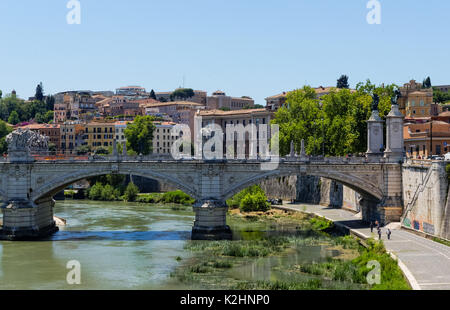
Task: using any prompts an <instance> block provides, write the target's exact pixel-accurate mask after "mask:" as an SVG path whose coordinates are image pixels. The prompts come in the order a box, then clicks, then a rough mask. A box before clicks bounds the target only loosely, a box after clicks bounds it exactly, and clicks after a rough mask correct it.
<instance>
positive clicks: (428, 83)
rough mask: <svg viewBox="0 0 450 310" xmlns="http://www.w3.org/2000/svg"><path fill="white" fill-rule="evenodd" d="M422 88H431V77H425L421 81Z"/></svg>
mask: <svg viewBox="0 0 450 310" xmlns="http://www.w3.org/2000/svg"><path fill="white" fill-rule="evenodd" d="M422 87H423V88H431V78H430V77H427V78H426V79H425V80H423V83H422Z"/></svg>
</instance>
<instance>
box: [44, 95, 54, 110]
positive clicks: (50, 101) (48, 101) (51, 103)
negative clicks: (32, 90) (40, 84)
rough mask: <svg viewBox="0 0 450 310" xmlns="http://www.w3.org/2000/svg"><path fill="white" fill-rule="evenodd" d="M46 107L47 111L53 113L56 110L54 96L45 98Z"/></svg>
mask: <svg viewBox="0 0 450 310" xmlns="http://www.w3.org/2000/svg"><path fill="white" fill-rule="evenodd" d="M45 105H46V108H47V110H49V111H53V110H54V109H55V97H53V96H52V95H50V96H47V98H45Z"/></svg>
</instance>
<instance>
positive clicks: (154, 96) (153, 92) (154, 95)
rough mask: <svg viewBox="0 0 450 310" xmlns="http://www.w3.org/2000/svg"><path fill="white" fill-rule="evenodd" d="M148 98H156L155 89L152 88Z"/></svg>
mask: <svg viewBox="0 0 450 310" xmlns="http://www.w3.org/2000/svg"><path fill="white" fill-rule="evenodd" d="M150 98H152V99H155V100H156V94H155V91H154V90H153V89H152V91H151V92H150Z"/></svg>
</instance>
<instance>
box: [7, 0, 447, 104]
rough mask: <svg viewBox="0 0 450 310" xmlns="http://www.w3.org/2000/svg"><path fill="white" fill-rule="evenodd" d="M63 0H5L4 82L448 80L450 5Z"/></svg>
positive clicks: (275, 84) (295, 84) (260, 87)
mask: <svg viewBox="0 0 450 310" xmlns="http://www.w3.org/2000/svg"><path fill="white" fill-rule="evenodd" d="M379 1H380V3H381V13H382V17H381V24H380V25H369V24H368V23H367V21H366V15H367V13H368V12H369V11H370V10H369V9H367V8H366V5H367V2H368V0H345V1H344V0H341V1H337V0H276V1H275V0H164V1H159V0H127V1H124V0H122V1H119V0H80V3H81V24H80V25H69V24H67V22H66V15H67V13H68V12H69V11H70V10H69V9H67V8H66V5H67V2H68V0H1V1H0V39H1V43H0V89H1V90H3V93H4V94H6V93H10V92H11V90H12V89H15V90H16V91H17V93H18V95H19V96H20V97H22V98H27V97H28V96H32V95H34V90H35V87H36V84H37V83H39V82H40V81H42V82H43V84H44V89H45V92H46V93H56V92H60V91H64V90H71V89H91V90H114V89H115V88H116V87H120V86H127V85H140V86H143V87H145V88H147V89H148V90H150V89H152V88H153V89H155V91H168V90H173V89H175V88H176V87H179V86H182V83H183V76H185V86H186V87H190V88H194V89H201V90H206V91H208V93H211V92H213V91H215V90H217V89H221V90H224V91H225V92H226V93H227V94H229V95H233V96H243V95H248V96H252V97H253V98H255V99H256V102H257V103H259V104H264V98H265V97H267V96H270V95H274V94H277V93H280V92H282V91H286V90H291V89H294V88H299V87H302V86H303V85H304V84H308V85H311V86H320V85H323V86H328V85H329V86H334V85H335V84H336V80H337V78H338V77H339V76H340V75H341V74H347V75H349V77H350V84H351V86H352V87H354V86H355V84H356V83H357V82H359V81H364V80H366V79H368V78H369V79H371V80H372V82H376V83H383V82H385V83H396V84H399V85H400V84H403V83H405V82H407V81H409V80H410V79H413V78H414V79H416V80H418V81H420V82H421V81H422V80H423V79H424V78H425V77H426V76H428V75H429V76H431V80H432V83H433V84H434V85H438V84H450V39H449V38H450V31H449V30H450V18H448V16H449V13H450V1H448V0H427V1H411V0H379Z"/></svg>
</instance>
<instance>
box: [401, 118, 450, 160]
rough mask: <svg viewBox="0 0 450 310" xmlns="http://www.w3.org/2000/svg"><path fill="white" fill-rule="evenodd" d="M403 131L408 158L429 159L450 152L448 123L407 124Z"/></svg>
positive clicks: (449, 125) (449, 126) (449, 127)
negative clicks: (431, 156)
mask: <svg viewBox="0 0 450 310" xmlns="http://www.w3.org/2000/svg"><path fill="white" fill-rule="evenodd" d="M403 130H404V137H405V152H406V155H407V156H408V157H412V158H418V157H420V158H427V157H428V156H430V155H444V154H446V153H448V152H450V124H449V123H447V122H442V121H432V122H427V123H415V124H414V123H407V124H405V125H404V129H403Z"/></svg>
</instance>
